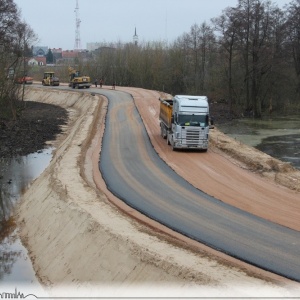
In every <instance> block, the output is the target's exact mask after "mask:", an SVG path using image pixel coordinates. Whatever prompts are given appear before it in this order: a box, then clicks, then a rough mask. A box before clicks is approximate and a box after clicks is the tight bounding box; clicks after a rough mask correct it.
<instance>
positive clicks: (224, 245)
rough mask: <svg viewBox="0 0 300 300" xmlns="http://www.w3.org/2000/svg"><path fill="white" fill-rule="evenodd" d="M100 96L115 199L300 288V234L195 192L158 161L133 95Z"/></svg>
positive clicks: (103, 166)
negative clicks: (106, 101)
mask: <svg viewBox="0 0 300 300" xmlns="http://www.w3.org/2000/svg"><path fill="white" fill-rule="evenodd" d="M97 92H98V91H97ZM99 92H100V93H101V94H102V95H104V96H106V97H107V98H108V99H109V106H108V114H107V117H106V126H105V133H104V137H103V144H102V150H101V158H100V163H99V167H100V170H101V173H102V176H103V178H104V180H105V182H106V184H107V187H108V189H109V190H110V191H111V192H112V193H113V194H115V195H116V196H117V197H118V198H120V199H122V200H123V201H124V202H126V203H127V204H128V205H129V206H131V207H133V208H135V209H136V210H138V211H140V212H141V213H143V214H145V215H147V216H149V217H150V218H152V219H154V220H156V221H158V222H160V223H162V224H164V225H166V226H167V227H169V228H171V229H173V230H175V231H177V232H179V233H182V234H183V235H185V236H188V237H190V238H192V239H194V240H197V241H199V242H201V243H203V244H205V245H208V246H210V247H212V248H214V249H216V250H219V251H221V252H223V253H226V254H228V255H230V256H233V257H235V258H238V259H240V260H242V261H245V262H248V263H250V264H252V265H255V266H258V267H260V268H262V269H265V270H267V271H270V272H273V273H276V274H278V275H281V276H284V277H287V278H289V279H293V280H296V281H298V282H300V233H299V232H298V231H295V230H292V229H288V228H287V227H283V226H280V225H277V224H275V223H272V222H269V221H266V220H264V219H262V218H259V217H257V216H254V215H252V214H249V213H247V212H245V211H242V210H240V209H238V208H235V207H233V206H230V205H228V204H226V203H224V202H221V201H219V200H218V199H215V198H213V197H211V196H209V195H207V194H205V193H203V192H202V191H200V190H198V189H196V188H195V187H193V186H192V185H191V184H189V183H188V182H187V181H186V180H184V179H182V178H181V177H180V176H178V175H177V174H176V173H175V172H174V171H173V170H172V169H171V168H170V167H169V166H167V164H166V163H165V162H164V161H162V160H161V159H160V158H159V156H158V155H157V153H156V152H155V150H154V149H153V147H152V145H151V143H150V140H149V137H148V135H147V132H146V130H145V127H144V124H143V122H142V120H141V118H140V115H139V113H138V111H137V109H136V107H135V105H134V102H133V99H132V97H131V95H129V94H127V93H124V92H121V91H110V90H101V91H99ZM203 177H205V174H203ZM199 180H201V178H199ZM217 188H218V187H217V186H216V189H217Z"/></svg>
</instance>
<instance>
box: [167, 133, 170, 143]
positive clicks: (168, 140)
mask: <svg viewBox="0 0 300 300" xmlns="http://www.w3.org/2000/svg"><path fill="white" fill-rule="evenodd" d="M167 145H171V143H170V141H169V135H167Z"/></svg>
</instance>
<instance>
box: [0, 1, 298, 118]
mask: <svg viewBox="0 0 300 300" xmlns="http://www.w3.org/2000/svg"><path fill="white" fill-rule="evenodd" d="M34 38H35V36H34V33H33V32H32V30H31V29H30V27H29V26H28V25H27V24H25V23H23V22H21V21H20V18H19V14H18V11H17V9H16V7H15V5H14V3H13V0H2V1H1V2H0V47H2V49H3V50H4V51H3V52H2V51H1V57H0V59H1V62H0V63H1V70H7V69H9V67H10V66H14V69H15V70H18V69H20V70H22V57H25V56H26V53H27V51H28V49H29V48H30V47H29V46H30V43H31V42H32V41H33V40H34ZM24 61H25V60H24ZM77 67H78V68H79V69H80V70H81V71H82V72H84V73H86V74H89V75H90V76H91V77H93V78H95V79H96V78H97V79H100V78H102V79H104V80H105V82H106V83H108V84H112V82H115V83H116V84H117V85H126V86H136V87H143V88H148V89H156V90H160V91H165V92H168V93H171V94H205V95H208V96H209V97H210V99H211V100H213V101H219V100H220V99H222V100H223V101H226V102H227V103H228V106H229V108H230V111H231V113H238V114H239V115H240V114H242V113H243V114H245V113H246V114H249V115H251V116H255V117H260V116H261V115H262V114H263V112H264V111H269V112H271V111H272V110H274V109H276V110H279V109H280V110H281V109H283V108H284V109H286V108H292V109H295V108H296V109H299V107H300V0H292V1H291V2H290V4H289V5H287V6H286V7H285V8H284V9H280V8H278V6H277V5H276V4H274V3H273V2H271V1H269V0H237V5H236V6H235V7H228V8H226V9H225V10H224V11H223V12H222V14H221V15H220V16H219V17H216V18H214V19H212V20H211V22H210V23H207V22H203V23H202V24H200V25H199V24H194V25H192V26H191V28H190V31H189V32H187V33H183V34H182V35H181V36H179V37H178V38H177V39H176V40H175V41H174V42H172V43H171V44H167V43H164V42H151V43H150V42H146V43H143V44H140V45H135V44H132V43H129V44H126V45H123V44H121V43H120V44H119V45H118V46H114V47H102V48H101V49H100V51H98V52H97V51H96V52H94V53H93V55H92V56H91V57H90V59H89V60H80V59H79V66H77ZM65 69H66V70H67V68H65ZM23 70H25V65H24V66H23ZM4 73H5V72H4ZM4 73H3V72H1V78H0V80H1V83H0V84H1V87H0V89H1V90H0V92H1V95H0V101H1V102H0V105H1V109H2V108H3V107H9V106H8V105H6V106H5V105H3V104H4V103H7V99H10V101H11V100H12V99H14V98H13V97H11V94H10V93H11V91H14V89H11V88H7V84H4V82H6V83H7V81H5V80H6V78H7V74H6V73H5V74H4ZM66 74H67V71H66V72H63V74H61V75H63V76H60V74H58V75H59V77H65V76H66ZM10 103H12V101H11V102H10Z"/></svg>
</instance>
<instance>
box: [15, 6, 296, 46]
mask: <svg viewBox="0 0 300 300" xmlns="http://www.w3.org/2000/svg"><path fill="white" fill-rule="evenodd" d="M14 2H15V3H16V4H17V6H18V7H19V8H20V10H21V17H22V19H23V20H25V21H26V23H28V24H29V25H30V26H31V28H32V29H33V31H34V32H35V33H36V34H37V35H38V38H39V40H38V42H37V43H36V46H47V47H50V48H63V49H64V50H72V49H74V47H75V37H76V22H75V20H76V14H75V8H76V0H49V1H43V0H14ZM290 2H291V0H276V1H273V3H275V4H277V5H278V6H279V7H280V8H282V7H283V6H284V5H285V4H288V3H290ZM237 3H238V0H78V6H79V10H78V12H79V19H80V20H81V23H80V31H79V32H80V41H81V48H86V44H87V43H92V42H108V43H109V42H117V41H121V42H123V43H126V42H132V38H133V35H134V30H135V27H136V30H137V35H138V37H139V41H147V42H148V41H165V40H167V41H168V42H172V41H174V39H176V38H177V37H179V36H181V35H182V34H183V33H184V32H188V31H189V30H190V28H191V26H192V25H193V24H195V23H197V24H199V25H200V24H201V23H202V22H204V21H206V22H207V23H209V22H210V19H211V18H214V17H218V16H220V14H221V13H222V10H223V9H225V8H226V7H228V6H236V5H237Z"/></svg>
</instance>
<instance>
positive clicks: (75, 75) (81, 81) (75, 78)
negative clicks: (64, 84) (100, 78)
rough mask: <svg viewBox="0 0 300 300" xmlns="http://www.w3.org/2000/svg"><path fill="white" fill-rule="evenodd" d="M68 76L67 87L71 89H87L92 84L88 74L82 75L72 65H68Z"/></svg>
mask: <svg viewBox="0 0 300 300" xmlns="http://www.w3.org/2000/svg"><path fill="white" fill-rule="evenodd" d="M69 76H70V80H69V87H71V88H73V89H83V88H87V89H88V88H90V87H91V85H92V83H91V78H90V76H82V75H81V74H80V72H79V71H77V70H75V69H73V68H72V67H69Z"/></svg>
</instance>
